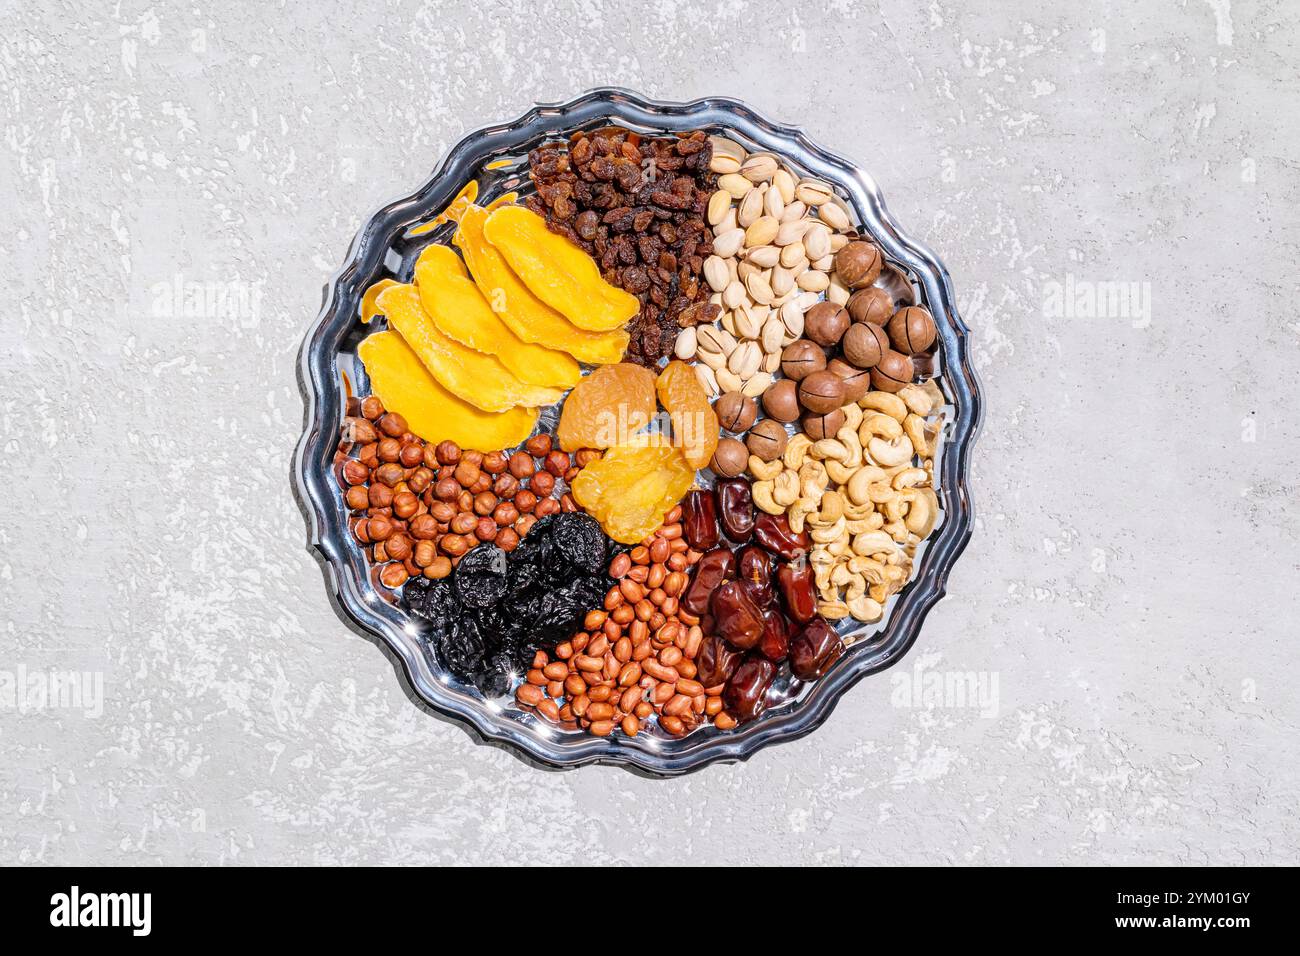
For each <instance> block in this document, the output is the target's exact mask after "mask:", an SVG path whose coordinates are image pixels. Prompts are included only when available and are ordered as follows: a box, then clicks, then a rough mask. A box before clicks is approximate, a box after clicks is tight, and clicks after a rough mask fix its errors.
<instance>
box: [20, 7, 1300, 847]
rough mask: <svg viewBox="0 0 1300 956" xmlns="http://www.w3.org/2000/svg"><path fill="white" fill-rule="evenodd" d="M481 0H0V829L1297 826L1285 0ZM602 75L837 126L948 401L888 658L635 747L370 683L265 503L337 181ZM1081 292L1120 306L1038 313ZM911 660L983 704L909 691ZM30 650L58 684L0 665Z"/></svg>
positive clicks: (302, 843) (45, 842)
mask: <svg viewBox="0 0 1300 956" xmlns="http://www.w3.org/2000/svg"><path fill="white" fill-rule="evenodd" d="M520 6H521V7H522V6H529V7H532V8H534V9H535V10H536V11H538V12H539V13H540V15H541V17H542V21H541V22H540V23H539V22H537V21H536V20H534V19H532V18H525V17H523V16H522V15H520V14H512V13H511V12H510V9H511V5H503V4H491V5H483V4H475V3H455V4H433V3H426V4H420V3H405V2H404V3H396V2H394V3H387V4H374V5H367V4H361V3H346V4H328V3H322V4H311V5H298V6H294V7H291V8H287V9H285V8H280V7H266V8H249V7H236V6H234V5H230V4H224V5H223V4H211V3H200V4H197V5H195V4H178V3H152V4H148V3H138V2H132V0H127V2H124V3H120V4H116V5H107V6H105V5H94V4H91V5H85V4H82V5H76V4H69V3H66V2H58V0H56V2H53V3H46V4H39V5H31V4H27V5H16V4H12V3H11V4H7V5H6V6H5V8H4V12H3V24H4V30H3V31H0V90H2V91H3V95H2V96H0V125H2V126H3V143H2V144H0V177H2V179H3V182H4V183H5V184H6V187H7V188H5V189H4V190H3V191H0V214H2V215H3V220H4V222H5V223H6V224H7V228H6V229H5V233H4V236H3V237H2V238H0V250H3V261H4V263H5V267H4V270H3V278H0V282H2V283H3V285H4V288H5V290H6V293H7V299H8V301H9V302H10V306H9V308H8V310H7V313H6V317H5V319H4V322H3V326H4V331H5V335H4V336H3V340H2V344H0V371H2V373H3V374H2V375H0V440H2V441H3V445H4V451H5V454H4V458H3V465H0V468H3V471H4V475H5V479H6V486H7V487H8V488H9V494H8V500H7V503H6V507H5V508H4V509H3V513H2V514H0V582H2V583H0V641H2V643H0V691H3V689H4V687H5V686H6V684H5V680H6V677H7V678H8V684H7V686H8V687H9V688H10V693H9V696H8V698H7V700H4V701H3V702H0V748H2V749H3V754H4V757H3V760H2V761H0V862H6V863H12V862H41V863H70V862H84V861H93V862H99V863H149V862H168V863H193V864H219V863H272V862H275V863H296V862H314V863H334V862H345V863H361V862H382V861H388V862H398V861H400V862H419V861H429V862H466V861H483V862H500V863H513V862H520V861H528V862H537V863H565V862H571V861H578V860H583V859H591V858H599V859H603V860H643V861H648V862H652V863H671V862H674V861H678V860H681V859H683V858H684V857H685V858H689V859H691V860H693V861H697V862H704V861H713V862H718V863H758V862H778V861H788V862H816V863H874V862H952V863H1008V862H1014V863H1062V862H1076V863H1077V862H1093V863H1139V862H1146V863H1175V862H1187V863H1211V862H1213V863H1238V862H1284V861H1290V862H1294V861H1295V860H1296V858H1297V848H1298V847H1300V836H1297V831H1296V828H1295V825H1294V823H1295V819H1296V817H1297V815H1300V792H1298V791H1300V787H1298V785H1297V767H1300V744H1298V743H1297V741H1300V704H1298V703H1297V696H1296V694H1295V686H1296V684H1297V679H1298V678H1300V667H1297V664H1296V661H1295V652H1294V637H1295V624H1294V621H1295V620H1296V619H1297V617H1300V600H1298V599H1297V596H1296V595H1297V591H1296V587H1295V581H1296V572H1297V569H1298V568H1300V550H1298V548H1297V537H1298V536H1300V505H1298V504H1297V501H1298V479H1297V465H1298V464H1300V462H1298V457H1300V456H1298V453H1297V448H1300V443H1298V439H1300V434H1298V429H1297V426H1296V423H1295V416H1294V414H1293V408H1294V405H1295V403H1296V399H1297V393H1296V385H1295V356H1296V346H1297V340H1298V339H1300V324H1297V319H1296V315H1295V311H1294V307H1293V301H1292V300H1293V297H1294V296H1295V294H1296V292H1297V278H1296V269H1295V263H1296V261H1297V258H1298V257H1300V228H1298V226H1297V217H1296V212H1295V210H1296V209H1297V207H1298V205H1300V174H1298V172H1297V165H1296V156H1297V155H1300V134H1298V132H1297V124H1296V122H1295V120H1294V107H1295V102H1294V89H1295V84H1296V81H1297V72H1298V67H1300V38H1298V33H1297V29H1296V27H1295V24H1294V17H1293V16H1288V11H1287V5H1286V4H1285V3H1282V2H1280V0H1276V2H1255V3H1248V2H1242V0H1235V2H1232V3H1231V4H1230V3H1229V0H1209V2H1199V0H1188V2H1185V3H1180V4H1171V5H1165V4H1159V5H1148V8H1142V7H1141V6H1138V7H1134V6H1133V5H1120V6H1113V5H1112V7H1110V8H1109V12H1103V10H1105V9H1107V8H1105V7H1104V6H1103V7H1102V9H1097V10H1094V9H1093V8H1094V7H1095V6H1096V5H1092V4H1077V3H1064V2H1058V0H1052V2H1048V3H1026V2H1016V3H1012V4H993V5H985V7H986V8H987V9H985V10H983V11H982V12H976V11H975V10H973V9H966V7H967V5H958V4H953V3H946V2H940V3H933V4H928V5H918V4H913V3H907V2H902V0H882V2H880V3H879V4H876V3H869V4H847V3H842V4H835V5H831V6H829V7H825V8H823V6H822V5H816V6H815V7H808V8H802V9H799V10H798V11H797V12H796V10H795V9H794V7H795V6H796V5H792V4H786V3H782V4H777V3H754V2H751V3H735V4H705V3H694V2H674V0H666V2H663V3H659V4H653V5H643V4H596V3H580V4H568V3H556V4H550V3H544V4H530V5H520ZM601 84H614V85H625V86H630V87H633V88H636V89H639V90H642V91H644V92H645V93H648V94H650V95H655V96H660V97H663V98H676V99H684V98H691V97H695V96H700V95H705V94H710V93H731V94H736V95H739V96H741V97H744V98H745V99H747V100H749V101H750V102H751V103H752V104H753V105H755V106H756V107H758V108H759V109H761V110H763V111H764V112H766V113H768V114H769V115H771V116H773V117H775V118H777V119H779V120H784V121H788V122H795V123H799V124H802V125H803V126H805V127H806V128H807V129H808V131H809V132H810V133H811V134H812V135H813V136H814V137H815V138H817V139H818V140H820V141H822V142H823V143H825V144H827V145H829V146H830V147H832V148H835V149H837V150H839V151H841V152H843V153H845V154H847V155H849V156H852V157H855V158H856V159H858V160H859V161H860V162H862V164H863V165H864V166H866V168H868V169H869V170H870V171H871V172H872V173H873V174H874V175H875V176H876V178H877V179H878V181H879V182H880V184H881V186H882V188H883V189H884V191H885V194H886V195H887V196H888V198H889V201H890V205H891V207H892V209H893V211H894V213H895V214H896V215H897V217H898V218H899V219H900V220H901V221H902V222H903V223H904V224H906V225H907V226H908V227H909V228H910V229H911V230H912V231H913V232H914V234H915V235H917V236H918V237H919V238H921V239H922V240H924V241H926V242H928V243H929V244H931V245H932V246H933V247H934V248H935V249H936V250H937V251H938V252H939V254H940V255H941V256H942V257H943V258H944V259H945V261H946V262H947V264H948V266H949V268H950V269H951V271H952V274H953V277H954V281H955V284H956V287H957V289H958V291H959V296H960V301H961V303H962V307H963V310H964V314H965V318H966V320H967V322H968V323H969V324H970V325H971V327H972V328H973V330H974V350H975V355H976V357H977V360H978V364H979V367H980V370H981V372H982V375H983V378H984V382H985V385H986V388H987V395H988V414H987V419H986V423H985V428H984V433H983V436H982V438H981V440H980V442H979V444H978V447H977V454H976V456H975V466H974V479H975V485H974V487H975V498H976V505H977V508H978V513H979V525H978V530H977V534H976V537H975V539H974V541H973V543H972V545H971V547H970V549H969V551H968V552H967V554H966V555H965V557H964V558H963V559H962V561H961V562H960V563H959V565H958V567H957V569H956V572H955V574H954V575H953V577H952V580H951V585H950V593H951V596H950V597H949V598H948V599H947V600H946V601H945V602H944V603H943V604H941V605H940V606H939V607H938V608H937V609H936V610H935V612H934V613H933V614H932V615H931V616H930V619H929V621H928V623H927V625H926V628H925V630H924V631H923V633H922V636H921V638H920V641H919V642H918V645H917V648H916V650H915V651H914V653H913V655H912V656H911V657H909V658H908V659H907V660H906V662H905V664H904V665H903V666H902V667H901V668H900V669H898V670H897V671H895V672H890V673H886V674H882V675H878V676H876V677H874V678H871V679H868V680H866V681H864V682H863V683H862V684H860V685H859V686H858V687H857V688H855V689H854V690H853V691H852V692H851V693H850V694H849V695H848V696H847V697H846V698H845V699H844V700H843V701H842V703H841V704H840V706H839V707H838V709H837V710H836V711H835V713H834V715H833V716H832V717H831V718H830V720H829V721H828V722H827V723H826V725H825V726H824V727H823V728H822V729H821V730H820V731H818V732H817V733H816V734H814V735H812V736H811V737H808V738H806V739H804V740H802V741H799V742H796V743H793V744H788V745H785V746H780V747H776V748H772V749H769V750H766V751H764V752H763V753H761V754H760V755H758V756H757V757H756V758H754V759H753V760H752V761H751V762H750V763H749V764H747V765H744V766H727V767H714V768H711V769H708V770H706V771H704V772H702V773H700V774H696V775H692V776H689V777H687V778H685V779H681V780H674V781H667V782H664V781H654V780H648V779H644V778H641V777H638V776H633V775H631V774H628V773H625V772H622V771H620V770H617V769H610V768H596V769H587V770H583V771H580V772H570V773H551V772H543V771H539V770H537V769H534V768H532V767H530V766H528V765H526V764H524V763H523V762H521V761H520V760H517V759H516V758H514V757H513V756H511V755H510V754H509V753H507V752H505V751H503V750H501V749H498V748H494V747H486V746H481V745H478V744H476V743H475V742H473V740H472V739H471V738H470V736H469V735H468V734H467V733H466V732H465V731H463V730H461V729H459V728H458V727H456V726H454V725H451V724H449V723H447V722H445V721H442V720H440V719H437V718H435V717H432V716H430V715H428V714H426V713H425V712H423V711H422V710H420V709H418V708H417V707H416V706H415V705H413V704H412V703H411V702H410V700H408V698H407V695H406V694H405V693H404V691H403V687H402V684H401V682H400V681H399V678H398V677H397V675H396V674H395V672H394V669H393V667H392V665H391V664H390V663H389V662H388V661H387V660H386V659H385V656H384V655H383V654H382V653H380V652H379V651H378V650H377V649H376V648H375V647H374V646H372V645H371V644H370V643H368V642H367V641H366V640H364V639H362V638H360V637H358V636H356V635H355V634H354V633H353V632H352V631H350V630H348V629H347V628H346V627H344V625H343V624H342V623H340V621H339V619H338V618H337V617H336V616H335V615H334V613H333V612H332V611H331V609H330V606H329V604H328V602H327V600H326V596H325V588H324V586H323V583H322V578H321V572H320V569H319V567H318V565H317V563H316V561H315V560H314V559H313V557H312V556H311V555H310V554H309V553H308V552H307V551H306V550H305V548H304V546H303V541H304V537H305V531H304V524H303V519H302V516H301V514H300V513H299V511H298V509H297V507H296V506H295V503H294V501H293V498H292V496H291V494H290V491H289V459H290V455H291V451H292V448H293V445H294V443H295V441H296V439H297V437H298V433H299V430H300V427H301V416H302V404H301V399H300V396H299V394H298V389H297V385H296V381H295V376H294V356H295V352H296V349H297V345H298V341H299V338H300V335H301V334H302V332H303V330H304V328H305V326H306V324H307V323H308V322H309V321H310V320H311V319H312V317H313V316H314V314H315V312H316V310H317V308H318V306H319V303H320V289H321V285H322V283H323V281H324V279H325V278H326V276H327V275H328V273H329V272H330V271H331V270H332V269H333V268H334V267H335V265H336V264H337V263H338V262H339V261H340V260H341V259H342V257H343V255H344V252H345V250H346V248H347V245H348V243H349V241H350V240H351V238H352V235H353V233H354V231H355V230H356V229H357V227H358V225H359V224H360V222H361V220H362V219H363V217H364V216H365V215H366V214H367V213H368V212H369V211H370V210H371V209H373V208H374V207H375V206H377V205H378V204H379V203H381V202H382V201H384V200H386V199H389V198H391V197H393V196H396V195H401V194H403V193H404V192H406V191H408V190H409V189H410V187H411V186H412V185H414V184H416V183H418V182H420V181H421V180H423V178H424V177H425V176H426V175H427V172H428V170H429V169H430V168H431V167H432V165H433V164H434V162H435V161H436V159H437V157H438V156H439V155H440V154H441V153H442V152H443V151H444V150H445V149H447V148H448V147H449V146H450V145H451V144H452V143H453V142H455V140H456V139H457V138H458V137H459V136H460V135H462V134H463V133H464V132H465V131H466V130H468V129H471V128H473V127H475V126H478V125H480V124H483V123H485V122H489V121H493V120H500V119H504V118H508V117H512V116H514V115H517V114H518V113H520V112H522V111H523V110H524V109H525V108H526V107H527V106H528V105H529V104H530V103H531V102H533V101H535V100H548V99H551V100H553V99H560V98H564V97H566V96H568V95H570V94H572V93H574V92H577V91H580V90H582V89H584V88H586V87H589V86H594V85H601ZM1096 283H1137V284H1138V286H1137V288H1138V291H1139V293H1140V294H1141V293H1144V292H1145V293H1146V294H1149V305H1150V309H1149V312H1145V313H1144V314H1139V315H1136V316H1134V315H1124V314H1117V309H1116V308H1115V304H1114V303H1112V304H1111V306H1110V307H1109V308H1108V309H1107V310H1103V311H1105V312H1106V313H1107V314H1103V315H1101V316H1099V317H1086V316H1083V315H1080V314H1078V312H1079V309H1076V308H1070V307H1067V306H1066V305H1064V304H1062V300H1061V295H1060V293H1061V292H1062V290H1068V291H1070V292H1071V294H1072V298H1071V302H1074V301H1075V299H1074V298H1073V296H1078V295H1084V294H1086V293H1088V292H1089V291H1099V289H1098V286H1096V285H1095V284H1096ZM177 284H180V285H181V286H182V287H184V286H185V284H196V285H197V287H198V288H200V289H202V290H204V291H206V292H208V293H210V297H209V301H207V302H206V303H204V304H203V306H202V307H201V308H199V309H197V310H187V309H185V308H184V307H183V303H182V307H180V308H176V307H174V306H175V303H174V302H173V301H172V300H173V298H174V294H173V293H172V292H171V291H170V290H171V289H172V288H173V287H175V286H176V285H177ZM1090 284H1092V285H1090ZM1144 284H1145V285H1144ZM1100 291H1102V292H1105V291H1106V287H1105V286H1102V287H1101V288H1100ZM1079 301H1080V303H1081V304H1084V305H1086V303H1083V301H1082V300H1079ZM1058 306H1059V308H1058ZM187 311H197V312H198V313H200V314H197V315H195V314H186V313H187ZM918 664H924V665H925V666H926V668H927V671H926V673H938V674H940V675H947V676H950V677H951V676H960V675H962V674H965V673H967V672H971V673H973V674H975V675H976V676H978V675H981V674H982V675H984V676H985V677H986V678H988V679H990V680H991V679H992V678H993V677H996V678H997V690H998V696H997V707H996V708H988V709H986V710H983V711H982V710H981V709H980V708H976V707H970V706H942V705H946V704H954V703H957V701H955V700H954V699H952V698H951V697H949V698H943V697H941V698H940V699H938V700H937V701H932V702H931V703H934V704H937V705H940V706H931V707H927V706H924V703H925V702H924V701H922V702H921V703H920V704H918V705H916V706H908V703H909V702H908V701H907V700H906V699H905V696H906V695H905V690H906V688H905V687H904V686H901V685H898V684H897V682H896V681H895V680H894V678H895V677H896V676H897V675H904V676H905V675H910V674H913V673H914V669H915V667H916V666H917V665H918ZM56 669H75V670H78V671H84V672H90V673H91V674H95V673H98V674H100V675H102V689H103V697H102V713H99V714H98V715H96V714H95V712H94V711H95V710H96V709H97V708H95V707H93V706H87V701H86V700H83V701H82V706H81V707H75V706H62V707H51V706H49V705H48V702H47V703H46V705H45V706H40V704H41V701H40V699H39V698H38V697H36V696H35V693H34V692H33V691H30V690H29V691H27V692H24V693H19V694H15V693H14V692H13V682H14V681H15V680H17V679H18V678H20V677H24V676H25V677H28V678H30V677H31V676H32V675H36V676H37V677H41V676H48V675H49V673H50V672H51V671H52V670H56ZM88 680H89V683H88V685H87V687H86V688H85V689H86V690H88V691H90V692H91V693H92V695H93V686H94V678H93V677H92V678H89V679H88ZM986 687H989V688H990V689H991V685H988V684H986ZM87 711H90V713H87ZM670 811H671V812H670Z"/></svg>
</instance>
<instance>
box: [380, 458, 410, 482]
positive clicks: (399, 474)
mask: <svg viewBox="0 0 1300 956" xmlns="http://www.w3.org/2000/svg"><path fill="white" fill-rule="evenodd" d="M374 477H375V480H376V481H381V482H383V483H384V484H386V485H387V486H388V487H389V488H391V487H393V485H395V484H397V483H398V482H399V481H401V480H402V479H404V478H405V477H406V469H405V468H403V467H402V466H401V465H399V464H397V463H396V462H392V461H390V462H385V463H384V464H382V465H380V466H379V467H378V468H376V469H375V476H374Z"/></svg>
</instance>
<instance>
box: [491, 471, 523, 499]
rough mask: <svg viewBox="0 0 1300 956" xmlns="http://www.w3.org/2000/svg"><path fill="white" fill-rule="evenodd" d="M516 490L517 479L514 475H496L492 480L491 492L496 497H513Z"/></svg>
mask: <svg viewBox="0 0 1300 956" xmlns="http://www.w3.org/2000/svg"><path fill="white" fill-rule="evenodd" d="M518 490H519V479H518V478H516V477H515V476H514V475H510V474H505V475H497V480H496V481H494V482H492V494H494V495H496V496H497V497H498V498H513V497H514V496H515V492H516V491H518Z"/></svg>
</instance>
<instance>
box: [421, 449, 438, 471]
mask: <svg viewBox="0 0 1300 956" xmlns="http://www.w3.org/2000/svg"><path fill="white" fill-rule="evenodd" d="M423 454H424V467H425V468H428V469H429V470H431V471H437V470H438V466H439V465H441V464H442V462H440V461H438V446H437V445H425V446H424V452H423Z"/></svg>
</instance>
